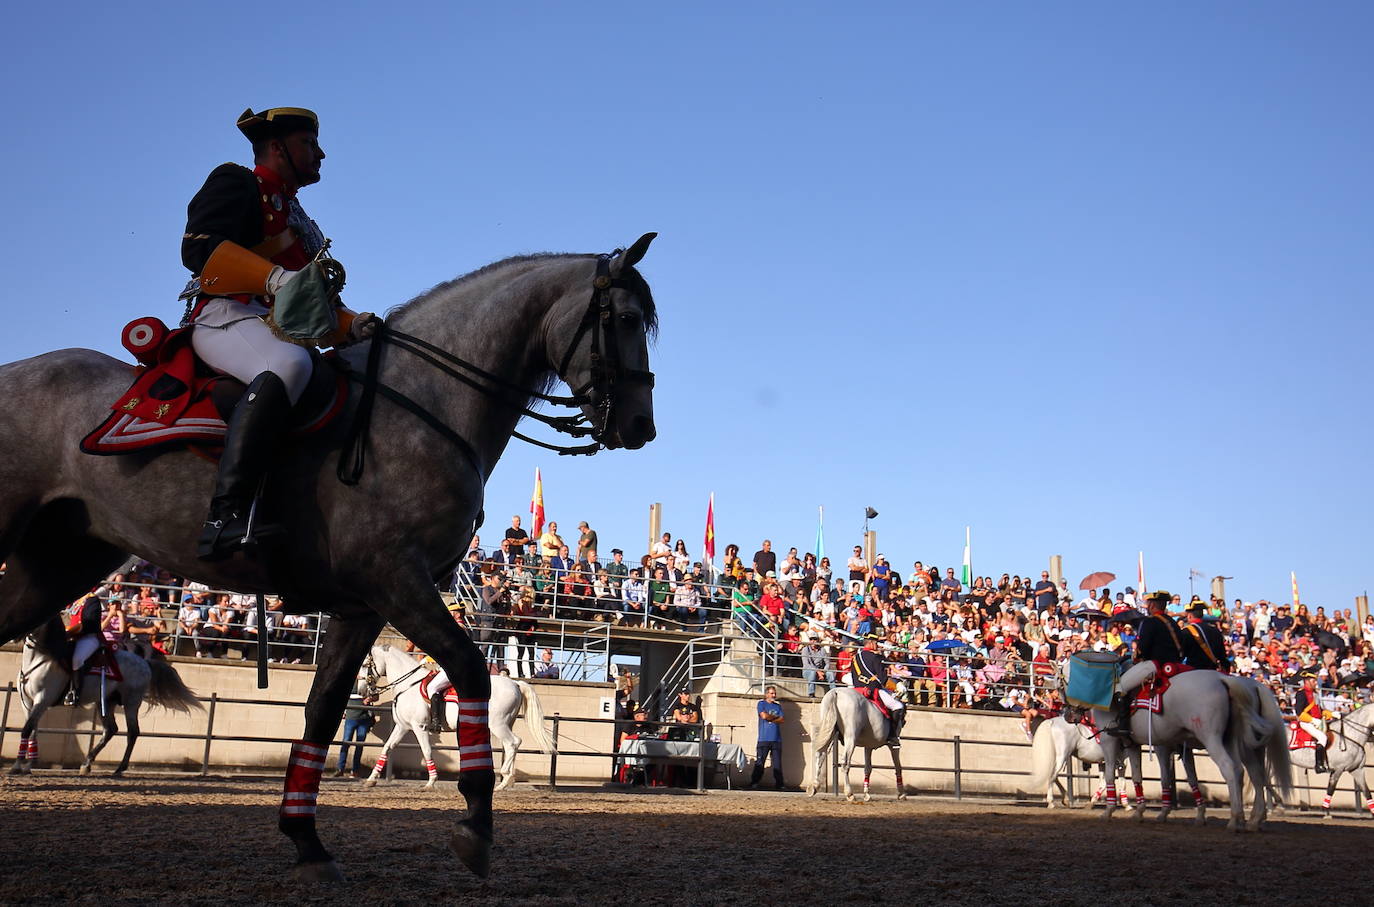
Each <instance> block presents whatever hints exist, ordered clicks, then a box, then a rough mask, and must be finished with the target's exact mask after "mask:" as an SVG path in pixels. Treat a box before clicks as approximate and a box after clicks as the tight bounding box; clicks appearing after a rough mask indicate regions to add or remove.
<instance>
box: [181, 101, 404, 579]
mask: <svg viewBox="0 0 1374 907" xmlns="http://www.w3.org/2000/svg"><path fill="white" fill-rule="evenodd" d="M238 128H239V131H240V132H242V133H243V135H244V136H245V137H246V138H247V139H248V140H249V141H250V142H252V144H253V157H254V163H255V165H256V166H255V167H254V168H253V169H252V170H250V169H248V168H247V167H241V166H239V165H238V164H222V165H220V166H219V167H217V168H215V170H214V171H213V172H212V173H211V174H210V176H209V177H208V178H207V179H206V181H205V185H204V186H202V187H201V189H200V191H199V192H197V193H196V195H195V198H193V199H191V203H190V205H188V206H187V211H186V231H185V233H184V234H183V236H182V241H181V260H182V262H183V263H184V264H185V265H186V267H187V269H189V270H190V271H191V273H192V274H194V275H196V276H195V278H194V279H193V280H192V282H191V284H190V285H189V286H188V287H187V290H186V292H185V293H183V294H182V295H183V297H184V298H187V299H188V300H189V304H188V307H187V311H186V315H185V317H184V318H183V320H182V323H183V325H187V326H191V327H192V328H193V331H192V334H191V345H192V346H193V347H194V348H195V352H196V356H197V357H198V358H199V359H200V360H201V361H202V362H203V363H205V364H206V365H207V366H209V367H210V368H211V369H213V370H214V371H216V372H219V373H220V374H225V375H232V376H233V377H235V378H237V379H238V380H239V381H241V382H243V383H244V384H245V385H247V391H246V392H245V393H244V395H243V399H242V400H241V401H240V403H239V404H238V406H237V407H236V408H235V409H234V412H233V414H232V416H231V417H230V419H229V426H228V428H229V430H228V434H227V435H226V436H225V439H224V452H223V454H222V455H221V456H220V461H219V477H218V479H217V481H216V483H215V490H214V495H213V497H212V498H211V502H210V513H209V515H208V516H207V517H206V520H205V525H204V528H203V529H202V530H201V535H200V539H199V542H198V545H197V554H198V556H199V557H201V558H204V559H207V560H214V559H218V558H222V557H227V556H228V555H229V554H231V553H232V552H233V549H234V547H235V546H236V545H237V544H238V542H239V541H240V540H241V539H242V538H243V537H244V535H245V533H246V531H247V519H248V509H249V505H250V504H251V502H252V500H253V496H254V494H255V493H256V491H257V485H258V482H259V480H260V479H261V478H262V476H263V475H264V474H265V473H266V471H267V468H268V466H269V464H270V461H271V458H272V454H273V452H274V450H275V447H276V443H277V441H278V440H279V439H280V438H281V436H282V435H283V434H284V432H285V430H286V428H287V423H288V421H289V419H290V414H291V408H292V407H293V406H295V404H296V403H297V402H299V401H300V398H301V395H302V394H303V393H304V392H305V388H306V385H307V384H308V382H309V379H310V374H311V371H312V369H313V366H312V360H311V357H310V354H309V352H308V351H307V350H306V349H305V348H304V347H302V346H300V345H297V344H296V343H293V342H288V340H286V339H284V338H282V337H278V336H276V335H275V334H274V333H273V332H272V330H271V329H270V327H269V325H267V324H266V323H265V320H264V319H265V318H266V316H267V314H268V313H269V312H270V310H271V308H272V306H273V303H274V300H275V299H276V297H277V295H278V294H280V293H281V292H282V291H283V289H284V288H285V287H286V285H287V284H289V283H290V282H291V281H292V280H293V279H294V278H295V277H296V276H297V275H298V274H299V273H300V272H301V271H302V270H303V269H305V268H307V267H309V266H310V263H311V262H312V261H313V260H314V259H315V258H316V257H317V256H319V255H320V254H321V252H322V250H323V248H324V247H325V238H324V235H323V234H322V233H321V232H320V229H319V227H317V226H316V225H315V222H314V221H313V220H311V219H310V218H309V217H308V216H307V215H306V213H305V211H304V210H303V209H302V208H301V206H300V203H299V202H298V201H297V200H296V192H297V190H299V189H300V188H302V187H304V186H308V185H311V184H312V183H316V182H318V181H319V179H320V162H321V161H323V160H324V156H325V155H324V151H322V150H321V149H320V143H319V119H318V117H316V115H315V114H314V113H313V112H311V111H309V110H306V109H304V108H300V107H276V108H272V109H270V110H264V111H261V112H259V113H254V112H253V111H252V110H245V111H244V112H243V115H242V116H240V117H239V120H238ZM335 321H336V325H337V329H336V330H335V332H334V333H333V334H331V335H329V336H328V337H324V338H320V339H319V341H318V342H319V343H320V344H321V345H324V346H336V347H337V346H343V345H346V344H348V343H351V342H356V341H358V340H361V339H363V338H365V337H368V336H371V334H372V333H374V332H375V331H376V326H377V325H376V318H375V317H374V316H372V315H371V314H368V313H363V314H362V315H355V314H354V313H353V312H350V311H348V310H347V309H344V308H343V307H342V306H339V307H338V308H337V309H336V315H335ZM263 529H264V532H266V531H267V527H263Z"/></svg>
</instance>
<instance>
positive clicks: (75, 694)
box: [65, 595, 104, 705]
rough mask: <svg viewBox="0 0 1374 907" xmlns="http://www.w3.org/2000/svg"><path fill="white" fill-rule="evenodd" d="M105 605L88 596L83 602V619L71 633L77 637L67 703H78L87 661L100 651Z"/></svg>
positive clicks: (92, 596)
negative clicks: (101, 620) (101, 621)
mask: <svg viewBox="0 0 1374 907" xmlns="http://www.w3.org/2000/svg"><path fill="white" fill-rule="evenodd" d="M103 612H104V607H103V606H102V605H101V603H100V599H99V598H97V597H96V596H94V595H91V596H88V597H87V598H86V600H85V601H84V602H82V603H81V619H80V621H79V622H78V623H77V625H76V627H75V629H74V630H71V631H69V633H70V634H71V635H73V636H75V637H76V642H75V644H74V645H73V647H72V685H71V688H70V689H68V690H67V697H66V700H65V702H66V704H67V705H76V704H77V702H78V701H79V700H80V698H81V684H82V682H83V681H85V679H86V662H88V661H90V659H91V656H92V655H94V654H95V653H96V652H98V651H100V644H101V642H102V641H103V636H102V635H101V632H100V618H101V615H102V613H103Z"/></svg>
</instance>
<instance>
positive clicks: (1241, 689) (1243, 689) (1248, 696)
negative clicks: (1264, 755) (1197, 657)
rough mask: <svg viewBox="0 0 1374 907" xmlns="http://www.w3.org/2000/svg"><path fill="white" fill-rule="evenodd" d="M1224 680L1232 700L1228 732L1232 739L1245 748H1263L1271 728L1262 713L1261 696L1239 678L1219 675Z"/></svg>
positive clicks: (1227, 692) (1227, 693)
mask: <svg viewBox="0 0 1374 907" xmlns="http://www.w3.org/2000/svg"><path fill="white" fill-rule="evenodd" d="M1217 676H1219V677H1221V678H1222V680H1223V681H1224V684H1223V685H1224V686H1225V687H1226V695H1227V696H1228V697H1229V698H1230V700H1231V715H1230V721H1229V722H1228V723H1227V727H1226V733H1227V736H1228V737H1229V738H1230V741H1231V742H1232V743H1234V744H1235V745H1236V746H1240V747H1244V748H1245V749H1251V750H1257V749H1262V748H1263V747H1264V744H1265V739H1266V737H1267V736H1268V731H1269V730H1270V727H1269V722H1268V721H1267V720H1266V719H1265V717H1264V716H1263V715H1261V714H1260V711H1259V709H1260V704H1259V697H1258V696H1257V695H1256V694H1255V689H1254V687H1252V686H1249V685H1247V684H1245V683H1242V682H1241V681H1240V679H1239V678H1234V677H1228V676H1227V675H1225V674H1219V675H1217Z"/></svg>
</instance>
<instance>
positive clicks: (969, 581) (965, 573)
mask: <svg viewBox="0 0 1374 907" xmlns="http://www.w3.org/2000/svg"><path fill="white" fill-rule="evenodd" d="M959 578H960V580H961V581H962V582H963V584H964V587H965V588H968V587H969V586H972V585H973V557H972V555H971V554H970V551H969V528H968V527H967V526H965V527H964V567H963V569H962V570H961V571H960V577H959Z"/></svg>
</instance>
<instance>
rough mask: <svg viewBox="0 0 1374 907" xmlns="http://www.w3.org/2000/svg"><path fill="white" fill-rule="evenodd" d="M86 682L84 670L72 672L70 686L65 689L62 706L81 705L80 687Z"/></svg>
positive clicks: (79, 669)
mask: <svg viewBox="0 0 1374 907" xmlns="http://www.w3.org/2000/svg"><path fill="white" fill-rule="evenodd" d="M85 682H86V669H85V668H84V667H82V668H78V669H77V670H75V671H73V672H72V685H71V686H70V687H69V688H68V689H67V695H66V698H65V699H63V700H62V704H63V705H80V704H81V685H82V684H84V683H85Z"/></svg>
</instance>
